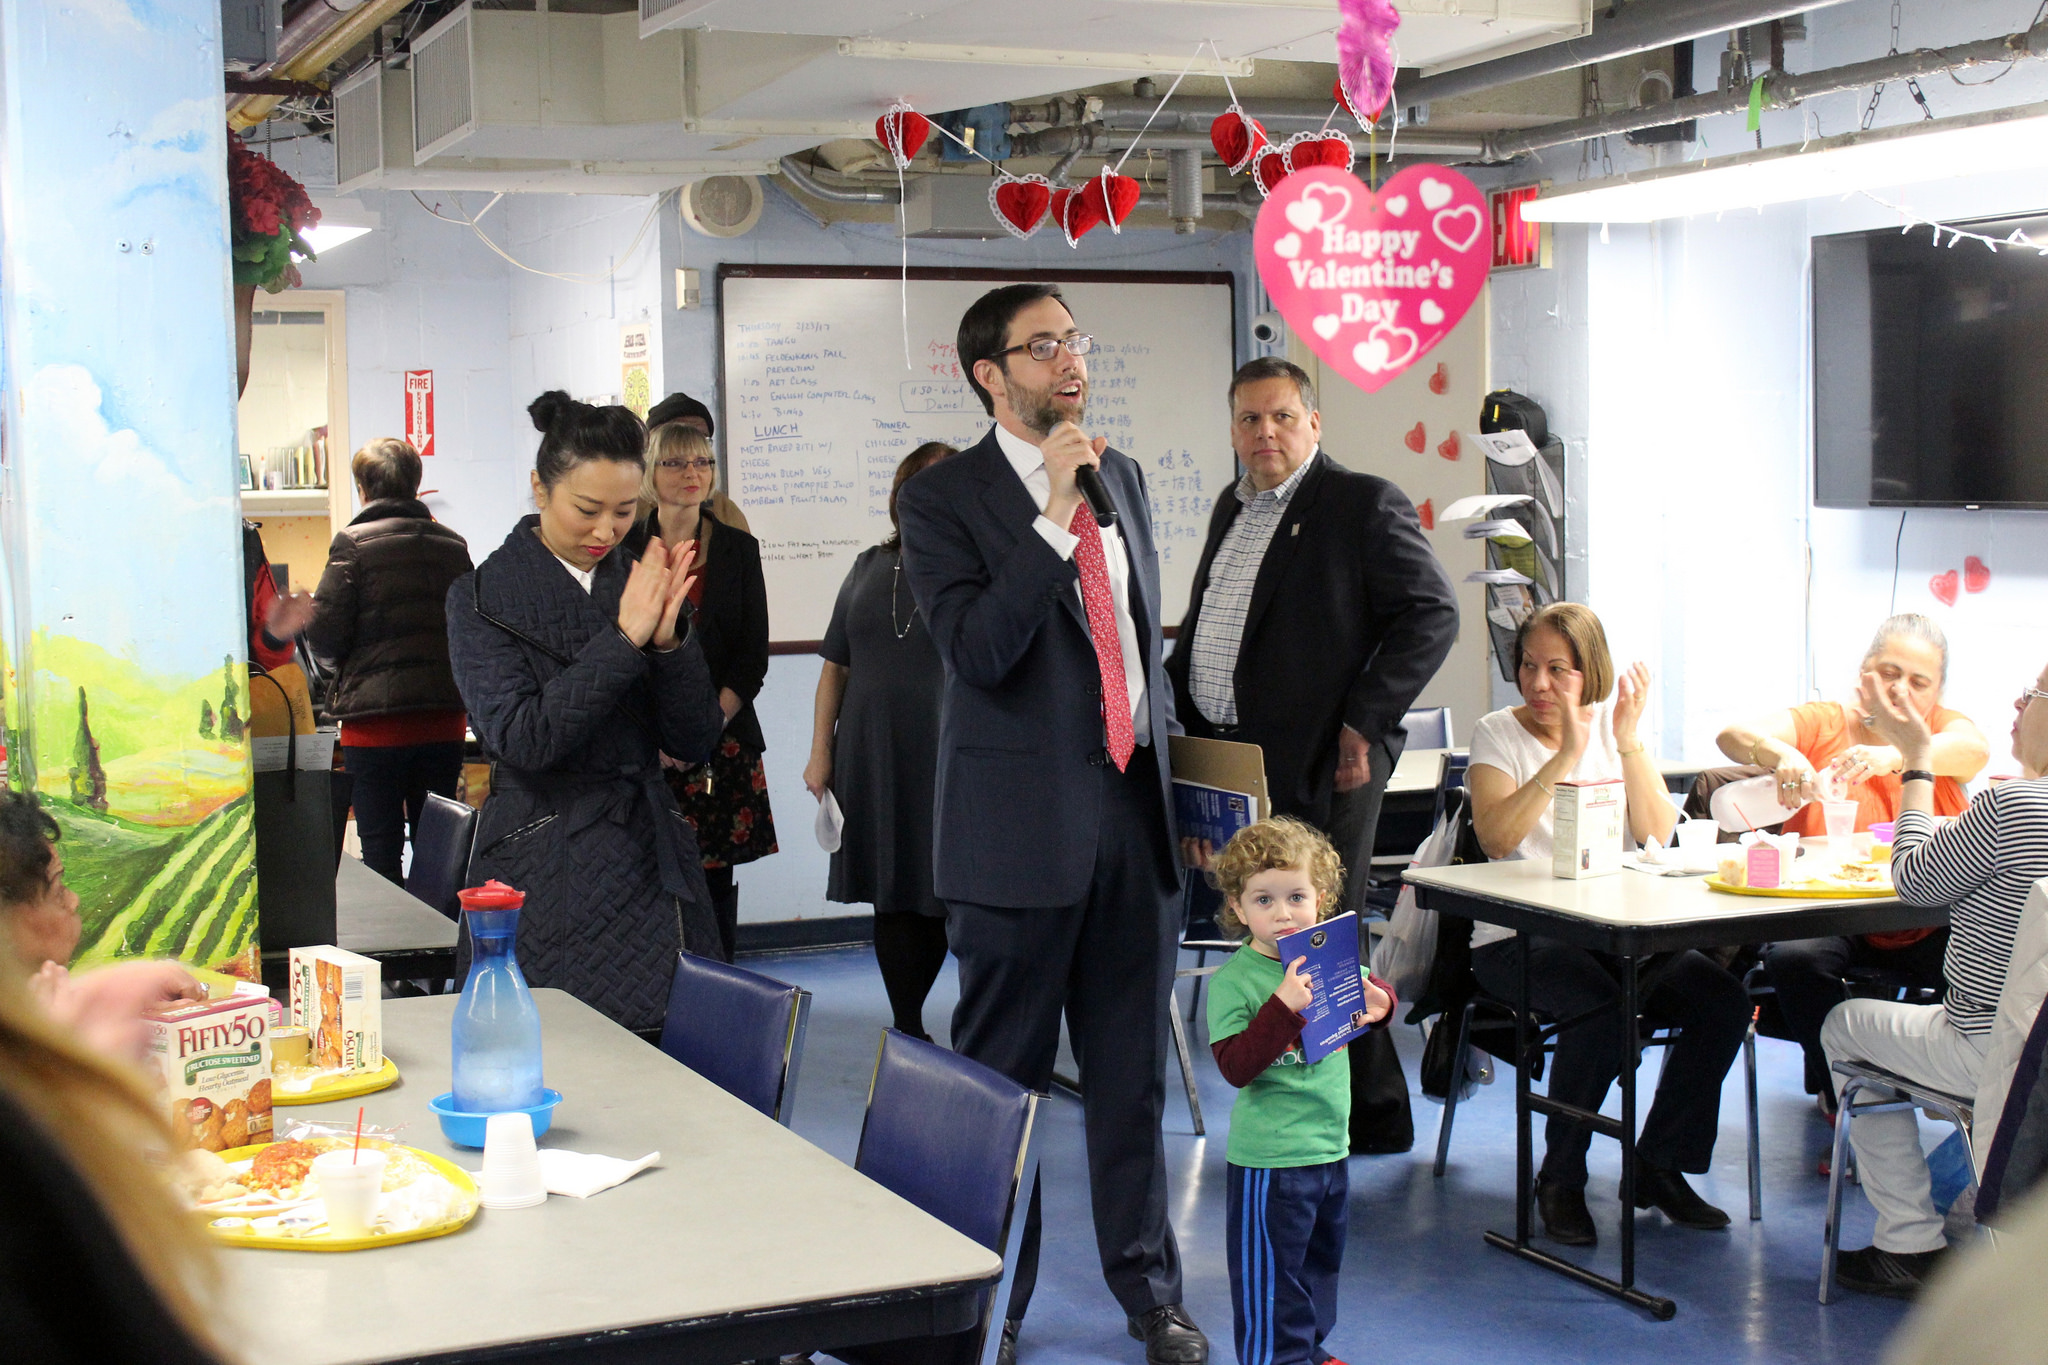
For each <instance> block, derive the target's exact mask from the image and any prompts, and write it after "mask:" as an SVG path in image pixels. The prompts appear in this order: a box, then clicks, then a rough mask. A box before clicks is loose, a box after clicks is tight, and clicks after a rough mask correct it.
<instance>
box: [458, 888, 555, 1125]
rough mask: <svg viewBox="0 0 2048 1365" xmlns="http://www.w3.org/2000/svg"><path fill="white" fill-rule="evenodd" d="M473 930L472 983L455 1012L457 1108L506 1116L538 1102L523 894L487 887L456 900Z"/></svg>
mask: <svg viewBox="0 0 2048 1365" xmlns="http://www.w3.org/2000/svg"><path fill="white" fill-rule="evenodd" d="M456 898H457V899H458V900H460V901H461V902H462V911H463V918H464V919H465V920H467V921H468V923H469V941H470V959H469V979H468V980H467V981H465V982H463V983H462V999H461V1001H460V1002H459V1003H457V1005H456V1006H455V1030H454V1044H455V1056H454V1072H455V1086H454V1089H455V1107H456V1108H457V1109H458V1110H461V1111H462V1112H464V1113H468V1114H502V1113H504V1112H506V1111H507V1110H512V1109H530V1108H532V1107H533V1106H534V1105H537V1104H539V1103H540V1102H541V1074H540V1011H539V1010H538V1009H536V1008H535V1007H534V1003H533V994H532V992H530V991H528V990H527V989H526V977H525V976H524V975H522V974H521V973H520V970H519V957H518V954H517V952H516V951H515V950H514V949H515V945H516V943H517V940H518V937H519V910H520V907H521V906H523V905H525V904H526V893H525V892H523V891H515V890H513V889H512V888H511V887H509V886H507V885H505V884H504V883H503V882H500V881H488V882H485V883H484V884H483V885H482V886H476V887H471V888H470V889H468V890H466V891H459V892H457V893H456Z"/></svg>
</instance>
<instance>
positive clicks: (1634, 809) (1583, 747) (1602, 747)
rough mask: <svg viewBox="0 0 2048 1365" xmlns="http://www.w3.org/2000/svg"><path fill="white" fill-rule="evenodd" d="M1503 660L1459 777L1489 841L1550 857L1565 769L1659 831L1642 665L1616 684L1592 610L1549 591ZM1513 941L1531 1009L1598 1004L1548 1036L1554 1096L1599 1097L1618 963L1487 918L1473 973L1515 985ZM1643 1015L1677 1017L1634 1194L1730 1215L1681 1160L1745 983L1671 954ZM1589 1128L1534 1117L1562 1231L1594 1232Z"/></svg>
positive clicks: (1699, 1125) (1506, 850)
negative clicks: (1620, 793) (1612, 783)
mask: <svg viewBox="0 0 2048 1365" xmlns="http://www.w3.org/2000/svg"><path fill="white" fill-rule="evenodd" d="M1514 666H1515V679H1516V684H1517V686H1518V687H1519V688H1520V689H1521V693H1522V703H1523V704H1522V705H1520V706H1516V707H1510V708H1507V709H1504V710H1500V711H1495V712H1493V713H1492V714H1490V715H1487V716H1485V717H1483V718H1481V720H1480V722H1479V724H1478V726H1477V727H1476V728H1475V730H1474V731H1473V735H1472V746H1471V754H1472V758H1471V769H1470V772H1469V775H1468V777H1467V781H1468V782H1469V783H1470V785H1471V789H1472V818H1473V826H1474V830H1475V832H1476V833H1477V834H1478V837H1479V843H1480V846H1481V847H1482V848H1484V849H1485V850H1486V855H1487V856H1488V857H1489V858H1494V859H1513V858H1533V859H1548V858H1549V857H1550V853H1551V809H1552V807H1551V798H1552V795H1553V794H1554V793H1555V791H1556V788H1557V784H1558V783H1559V782H1566V781H1601V780H1617V779H1618V780H1620V781H1621V782H1623V783H1624V784H1625V790H1626V793H1627V795H1626V801H1627V811H1628V823H1627V828H1628V831H1629V834H1630V835H1631V836H1632V839H1633V841H1634V842H1637V843H1642V842H1647V841H1648V840H1650V839H1653V838H1654V839H1657V840H1659V841H1660V842H1665V843H1668V842H1670V839H1671V831H1672V827H1673V826H1674V825H1675V824H1676V823H1677V816H1678V813H1677V811H1676V810H1675V809H1674V808H1673V807H1672V804H1671V799H1670V797H1669V796H1668V794H1667V793H1666V792H1665V790H1664V781H1663V777H1662V776H1661V774H1660V773H1659V772H1658V769H1657V764H1656V762H1655V760H1654V759H1652V758H1651V756H1650V754H1649V750H1648V748H1647V746H1646V745H1645V744H1644V742H1643V739H1642V737H1641V735H1640V734H1639V733H1638V726H1639V725H1640V723H1641V721H1642V718H1643V710H1644V706H1645V704H1646V702H1647V700H1648V696H1649V687H1650V671H1649V669H1648V668H1647V667H1645V666H1644V665H1642V664H1640V663H1638V664H1635V665H1633V666H1632V667H1630V669H1629V670H1628V672H1627V673H1626V674H1624V675H1623V676H1622V677H1621V678H1620V679H1619V680H1618V683H1617V680H1616V678H1615V669H1614V661H1613V656H1612V655H1611V654H1610V653H1609V651H1608V648H1607V635H1606V632H1605V631H1604V630H1603V629H1602V628H1601V625H1600V618H1599V617H1597V616H1595V615H1594V614H1593V612H1592V610H1591V609H1590V608H1588V607H1585V606H1582V605H1580V604H1578V603H1576V602H1557V603H1553V604H1552V605H1550V606H1547V607H1544V608H1543V609H1541V610H1540V611H1538V612H1536V613H1535V614H1534V615H1532V616H1531V617H1530V618H1529V619H1528V620H1527V621H1525V622H1523V624H1522V627H1521V629H1520V630H1519V631H1518V632H1517V633H1516V636H1515V648H1514ZM1524 955H1526V956H1527V958H1528V962H1529V1003H1530V1005H1531V1007H1532V1008H1534V1009H1535V1010H1536V1011H1537V1012H1538V1013H1540V1014H1543V1015H1546V1016H1548V1017H1550V1018H1552V1019H1566V1018H1571V1017H1574V1016H1577V1015H1582V1014H1585V1013H1587V1012H1589V1011H1594V1010H1599V1011H1600V1012H1599V1013H1596V1014H1594V1015H1593V1016H1592V1017H1591V1018H1589V1019H1585V1020H1583V1021H1582V1022H1580V1023H1577V1024H1574V1025H1573V1026H1572V1027H1570V1028H1568V1029H1565V1030H1564V1031H1563V1032H1561V1033H1560V1034H1559V1035H1558V1039H1557V1052H1556V1055H1555V1057H1554V1058H1553V1059H1552V1063H1551V1067H1552V1069H1551V1073H1550V1097H1551V1098H1552V1099H1555V1100H1562V1101H1564V1102H1566V1103H1568V1104H1571V1105H1574V1106H1576V1107H1578V1108H1580V1109H1587V1110H1597V1109H1598V1108H1599V1107H1600V1105H1601V1103H1602V1101H1603V1100H1605V1098H1606V1096H1607V1090H1608V1087H1609V1086H1611V1085H1612V1084H1613V1083H1614V1080H1615V1078H1616V1077H1617V1076H1619V1075H1620V1073H1621V1051H1622V1044H1623V1042H1624V1041H1625V1040H1626V1038H1627V1036H1628V1035H1627V1028H1628V1023H1627V1021H1625V1020H1624V1019H1622V1017H1621V1010H1620V1003H1621V985H1620V979H1619V973H1620V971H1621V964H1620V963H1619V962H1618V961H1616V960H1615V959H1613V958H1611V957H1608V956H1606V955H1605V954H1601V953H1594V952H1590V951H1588V950H1586V949H1584V948H1575V947H1571V946H1569V945H1566V944H1562V943H1554V942H1551V941H1549V940H1546V939H1541V938H1533V939H1525V938H1523V937H1521V936H1519V935H1517V934H1515V933H1514V932H1513V931H1512V930H1508V929H1502V928H1498V927H1496V926H1492V925H1484V924H1482V925H1479V926H1477V927H1475V928H1474V930H1473V933H1472V971H1473V975H1474V976H1476V977H1477V978H1478V981H1479V984H1480V985H1481V986H1483V987H1484V988H1485V989H1486V990H1487V991H1488V992H1490V993H1492V994H1493V995H1495V996H1498V997H1499V998H1501V999H1503V1000H1513V999H1514V998H1515V996H1516V993H1517V990H1518V981H1519V976H1520V971H1521V965H1522V959H1523V957H1524ZM1643 1016H1644V1017H1645V1018H1646V1019H1649V1020H1651V1021H1653V1022H1655V1023H1657V1024H1660V1025H1665V1026H1670V1027H1675V1028H1678V1029H1679V1030H1681V1032H1680V1036H1679V1038H1678V1041H1677V1042H1676V1043H1674V1044H1673V1045H1672V1050H1671V1057H1670V1062H1669V1064H1668V1065H1667V1066H1666V1067H1665V1068H1664V1074H1663V1078H1662V1079H1661V1080H1660V1081H1659V1083H1658V1086H1657V1096H1656V1099H1655V1101H1654V1102H1653V1103H1652V1104H1651V1106H1650V1113H1649V1117H1648V1118H1647V1120H1646V1121H1645V1122H1644V1124H1643V1129H1642V1134H1641V1136H1640V1137H1639V1138H1638V1140H1637V1144H1636V1151H1637V1154H1638V1156H1639V1157H1640V1158H1641V1161H1640V1164H1639V1166H1638V1168H1637V1170H1638V1173H1637V1177H1636V1194H1635V1198H1636V1206H1637V1207H1638V1208H1652V1207H1655V1208H1658V1209H1661V1210H1663V1211H1664V1213H1665V1215H1666V1216H1667V1217H1669V1218H1670V1219H1671V1220H1672V1221H1673V1222H1675V1223H1681V1224H1683V1225H1685V1226H1687V1227H1695V1228H1719V1227H1725V1226H1727V1224H1728V1215H1727V1214H1725V1213H1723V1212H1722V1211H1721V1210H1720V1209H1717V1208H1715V1207H1714V1206H1713V1205H1711V1204H1709V1203H1707V1202H1706V1201H1705V1200H1704V1199H1702V1198H1700V1196H1699V1195H1698V1194H1697V1193H1696V1192H1695V1191H1694V1190H1693V1189H1692V1187H1691V1186H1690V1185H1688V1184H1687V1183H1686V1181H1685V1176H1684V1175H1683V1174H1682V1172H1687V1171H1690V1172H1694V1173H1700V1172H1704V1171H1705V1170H1706V1169H1707V1166H1708V1163H1709V1162H1710V1160H1711V1159H1712V1157H1713V1154H1714V1137H1715V1133H1716V1131H1717V1129H1718V1127H1719V1122H1720V1106H1721V1080H1722V1078H1723V1077H1724V1076H1725V1075H1726V1074H1727V1072H1728V1067H1729V1066H1730V1064H1731V1063H1733V1062H1734V1060H1735V1054H1736V1052H1737V1051H1738V1050H1739V1049H1740V1048H1741V1046H1742V1036H1743V1033H1744V1031H1745V1030H1746V1029H1747V1027H1748V1023H1749V997H1748V996H1747V994H1745V992H1744V991H1743V989H1742V983H1741V982H1739V981H1737V980H1736V979H1735V978H1734V977H1733V976H1731V975H1729V974H1728V973H1727V972H1726V971H1724V970H1723V969H1722V968H1721V967H1720V966H1719V965H1718V964H1716V963H1715V962H1714V961H1713V960H1712V959H1710V958H1707V957H1705V956H1702V955H1701V954H1699V953H1696V952H1687V953H1681V954H1679V955H1678V957H1677V958H1676V959H1674V960H1673V961H1672V962H1671V963H1670V964H1669V965H1668V966H1666V967H1665V968H1664V970H1663V971H1662V973H1661V974H1660V975H1659V977H1658V979H1657V981H1656V983H1655V984H1654V985H1653V987H1652V988H1651V989H1650V990H1649V991H1648V992H1647V994H1646V995H1645V996H1644V998H1643ZM1591 1140H1592V1132H1591V1130H1590V1129H1588V1128H1587V1127H1585V1125H1583V1124H1580V1123H1575V1122H1572V1121H1570V1120H1567V1119H1559V1118H1552V1119H1550V1120H1549V1122H1548V1126H1547V1127H1546V1129H1545V1132H1544V1143H1545V1148H1546V1150H1545V1153H1544V1158H1543V1168H1542V1171H1541V1173H1540V1175H1539V1176H1538V1178H1537V1185H1536V1199H1537V1208H1538V1210H1539V1211H1540V1212H1541V1213H1542V1215H1543V1225H1544V1228H1545V1230H1546V1231H1547V1232H1548V1233H1549V1234H1550V1236H1551V1237H1552V1238H1554V1239H1555V1240H1557V1241H1559V1242H1563V1243H1564V1244H1566V1245H1567V1246H1590V1245H1592V1244H1593V1243H1594V1242H1595V1241H1596V1240H1597V1236H1596V1234H1595V1232H1594V1229H1593V1219H1592V1216H1591V1215H1590V1214H1589V1213H1588V1212H1587V1211H1586V1149H1587V1147H1588V1145H1589V1144H1590V1142H1591ZM1628 1216H1632V1215H1628Z"/></svg>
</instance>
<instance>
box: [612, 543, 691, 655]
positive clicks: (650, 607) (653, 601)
mask: <svg viewBox="0 0 2048 1365" xmlns="http://www.w3.org/2000/svg"><path fill="white" fill-rule="evenodd" d="M696 562H697V542H696V541H694V540H686V541H683V542H681V543H680V544H677V545H674V546H669V545H664V544H663V543H662V540H661V537H660V536H655V537H653V538H652V539H650V540H649V541H648V542H647V552H646V553H645V554H643V555H641V556H640V558H639V559H637V560H635V561H634V563H633V576H632V577H631V578H628V579H627V580H626V590H625V592H624V593H622V594H620V596H619V633H620V634H621V635H624V636H625V637H626V638H627V639H628V640H630V641H632V642H633V645H634V646H635V647H636V648H640V647H644V646H646V645H649V644H652V645H653V646H654V648H656V649H663V650H665V649H673V648H675V643H676V625H677V622H678V621H679V619H680V618H681V615H682V609H683V602H684V600H685V599H687V598H688V597H689V595H690V585H691V584H693V583H695V582H696V581H697V580H696V575H694V574H692V573H691V572H690V569H691V567H692V566H693V565H695V563H696Z"/></svg>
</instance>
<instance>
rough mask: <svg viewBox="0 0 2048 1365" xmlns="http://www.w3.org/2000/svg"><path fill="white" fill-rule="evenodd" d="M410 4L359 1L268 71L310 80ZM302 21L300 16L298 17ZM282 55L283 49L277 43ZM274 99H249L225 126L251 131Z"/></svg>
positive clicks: (400, 0)
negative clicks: (303, 45)
mask: <svg viewBox="0 0 2048 1365" xmlns="http://www.w3.org/2000/svg"><path fill="white" fill-rule="evenodd" d="M408 3H410V0H360V3H358V4H357V5H356V7H355V8H354V9H351V10H349V11H348V12H347V13H346V14H342V15H340V16H339V17H338V18H337V20H336V21H335V22H334V23H333V24H332V25H330V26H328V27H326V28H324V29H322V30H321V31H320V32H319V33H318V34H317V35H316V36H314V37H313V38H311V39H310V40H309V41H308V42H307V44H306V46H305V47H303V48H301V49H300V50H299V51H297V52H296V53H294V54H293V55H291V56H290V57H284V56H280V57H279V58H278V61H277V64H276V65H275V66H274V67H273V68H272V69H271V70H272V72H273V73H274V74H276V75H278V76H282V77H283V78H285V79H286V80H294V81H305V80H311V79H313V78H314V77H316V76H318V75H319V74H320V73H321V72H323V71H325V70H326V69H327V68H328V67H330V66H332V65H333V64H334V63H335V62H337V61H339V60H340V59H341V58H342V57H343V56H344V55H346V54H347V52H348V50H349V49H350V48H352V47H354V46H355V45H356V44H358V43H361V42H364V41H366V40H367V39H368V38H369V36H370V35H371V34H372V33H374V32H376V31H377V26H378V25H379V24H382V23H383V22H384V21H385V20H386V19H389V18H390V17H391V16H392V15H394V14H396V13H398V12H399V11H400V10H402V9H404V8H405V7H406V5H407V4H408ZM301 17H303V15H302V16H301ZM279 51H280V53H282V51H283V45H282V44H281V43H280V45H279ZM277 104H278V97H277V96H276V95H251V96H248V97H247V98H245V99H243V100H242V101H241V102H240V103H239V104H238V105H236V106H235V107H234V108H233V109H231V110H230V111H229V112H228V126H229V127H231V128H233V129H234V130H235V131H237V132H244V131H247V130H248V129H250V128H254V127H255V126H256V125H257V124H259V123H261V122H263V120H265V119H267V118H269V117H270V114H271V111H272V110H274V109H276V108H277Z"/></svg>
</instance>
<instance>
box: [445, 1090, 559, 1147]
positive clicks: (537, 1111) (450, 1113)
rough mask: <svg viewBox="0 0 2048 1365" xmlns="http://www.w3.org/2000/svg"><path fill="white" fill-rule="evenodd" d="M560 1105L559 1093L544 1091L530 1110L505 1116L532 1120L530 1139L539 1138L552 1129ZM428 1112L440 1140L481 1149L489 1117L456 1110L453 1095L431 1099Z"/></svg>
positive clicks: (512, 1111)
mask: <svg viewBox="0 0 2048 1365" xmlns="http://www.w3.org/2000/svg"><path fill="white" fill-rule="evenodd" d="M561 1102H562V1092H561V1091H559V1090H543V1091H541V1092H540V1103H539V1104H536V1105H534V1106H533V1107H532V1108H531V1109H511V1110H507V1111H506V1112H507V1113H512V1114H525V1115H527V1116H528V1117H530V1118H531V1119H532V1120H533V1135H534V1136H535V1137H539V1136H540V1135H541V1134H542V1133H545V1132H546V1131H547V1130H548V1129H549V1128H551V1127H553V1126H554V1122H555V1106H556V1105H558V1104H560V1103H561ZM427 1108H429V1109H431V1110H433V1111H434V1114H435V1116H436V1117H437V1118H439V1119H440V1120H441V1136H443V1137H445V1138H447V1139H448V1140H449V1141H450V1142H452V1143H454V1144H455V1145H456V1146H457V1147H476V1148H479V1149H480V1148H482V1146H483V1145H484V1129H485V1128H486V1127H487V1126H488V1125H489V1123H490V1121H491V1116H490V1115H489V1114H466V1113H464V1112H463V1111H462V1110H460V1109H457V1108H456V1107H455V1093H454V1092H453V1091H450V1092H448V1093H447V1094H445V1095H436V1096H434V1098H433V1099H431V1100H428V1101H427Z"/></svg>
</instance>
